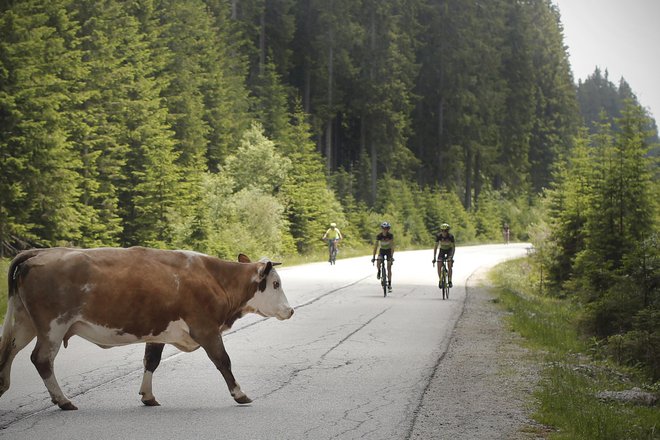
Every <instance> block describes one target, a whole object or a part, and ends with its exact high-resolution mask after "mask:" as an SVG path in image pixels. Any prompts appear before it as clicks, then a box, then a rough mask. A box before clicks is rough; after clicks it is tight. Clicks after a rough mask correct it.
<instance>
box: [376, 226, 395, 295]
mask: <svg viewBox="0 0 660 440" xmlns="http://www.w3.org/2000/svg"><path fill="white" fill-rule="evenodd" d="M390 226H391V225H390V224H389V223H388V222H383V223H381V224H380V229H381V231H380V233H379V234H378V235H376V243H375V244H374V252H373V255H372V257H371V262H372V263H373V262H374V261H376V252H377V251H378V249H379V248H380V252H379V254H378V259H379V260H380V259H382V258H385V256H387V275H388V277H387V288H388V290H389V291H390V292H391V291H392V263H393V262H394V258H393V257H394V235H392V233H391V232H390ZM376 278H378V279H380V264H378V273H377V274H376Z"/></svg>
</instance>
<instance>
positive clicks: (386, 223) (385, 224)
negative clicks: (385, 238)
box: [380, 222, 390, 229]
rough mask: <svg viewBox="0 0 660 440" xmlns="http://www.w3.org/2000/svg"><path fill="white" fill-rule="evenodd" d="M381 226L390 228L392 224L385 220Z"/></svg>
mask: <svg viewBox="0 0 660 440" xmlns="http://www.w3.org/2000/svg"><path fill="white" fill-rule="evenodd" d="M380 227H381V228H383V229H385V228H389V227H390V224H389V223H388V222H383V223H381V224H380Z"/></svg>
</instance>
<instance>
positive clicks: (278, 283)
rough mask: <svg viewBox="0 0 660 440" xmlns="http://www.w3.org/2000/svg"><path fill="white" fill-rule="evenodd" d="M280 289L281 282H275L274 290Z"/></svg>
mask: <svg viewBox="0 0 660 440" xmlns="http://www.w3.org/2000/svg"><path fill="white" fill-rule="evenodd" d="M279 288H280V282H279V281H273V289H275V290H277V289H279Z"/></svg>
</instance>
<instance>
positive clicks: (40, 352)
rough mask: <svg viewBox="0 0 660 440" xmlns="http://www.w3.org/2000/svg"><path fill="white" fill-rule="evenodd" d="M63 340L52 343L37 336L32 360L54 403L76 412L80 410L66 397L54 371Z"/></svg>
mask: <svg viewBox="0 0 660 440" xmlns="http://www.w3.org/2000/svg"><path fill="white" fill-rule="evenodd" d="M61 341H62V340H61V339H59V341H58V342H57V343H55V342H52V341H50V340H49V339H48V338H45V337H42V336H40V335H37V344H36V345H35V347H34V350H33V351H32V355H31V356H30V360H32V363H33V364H34V366H35V367H36V368H37V372H38V373H39V376H41V378H42V379H43V381H44V384H45V385H46V388H47V389H48V393H49V394H50V398H51V400H52V401H53V403H55V404H57V406H59V407H60V408H61V409H63V410H74V409H78V408H76V406H75V405H74V404H73V403H71V401H70V400H69V399H68V398H67V397H66V396H65V395H64V393H63V392H62V389H61V388H60V385H59V384H58V383H57V379H56V378H55V371H54V369H53V363H54V361H55V356H57V352H58V351H59V349H60V344H61Z"/></svg>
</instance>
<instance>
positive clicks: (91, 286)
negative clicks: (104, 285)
mask: <svg viewBox="0 0 660 440" xmlns="http://www.w3.org/2000/svg"><path fill="white" fill-rule="evenodd" d="M92 290H94V284H89V283H87V284H85V285H84V286H82V287H81V288H80V291H81V292H83V293H89V292H91V291H92Z"/></svg>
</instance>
